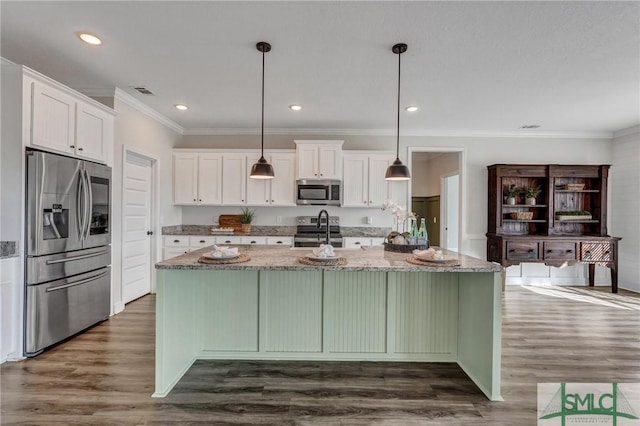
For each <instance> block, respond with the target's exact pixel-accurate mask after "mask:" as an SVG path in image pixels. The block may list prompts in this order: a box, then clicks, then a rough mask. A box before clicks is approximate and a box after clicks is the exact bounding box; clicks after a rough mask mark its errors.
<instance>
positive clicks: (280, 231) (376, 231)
mask: <svg viewBox="0 0 640 426" xmlns="http://www.w3.org/2000/svg"><path fill="white" fill-rule="evenodd" d="M215 227H217V226H213V225H174V226H163V227H162V235H198V236H200V235H220V234H212V233H211V228H215ZM389 232H391V228H380V227H373V226H341V227H340V233H341V234H342V236H343V237H345V238H350V237H357V238H361V237H363V238H366V237H386V236H387V235H388V234H389ZM295 233H296V227H295V226H275V225H274V226H259V225H254V226H252V227H251V232H249V233H246V234H244V233H237V232H236V233H233V234H230V235H244V236H247V235H251V236H279V237H293V236H294V234H295Z"/></svg>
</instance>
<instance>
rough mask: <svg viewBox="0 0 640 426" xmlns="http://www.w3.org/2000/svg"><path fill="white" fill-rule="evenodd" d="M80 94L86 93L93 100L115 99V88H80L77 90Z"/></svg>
mask: <svg viewBox="0 0 640 426" xmlns="http://www.w3.org/2000/svg"><path fill="white" fill-rule="evenodd" d="M76 90H77V91H78V92H80V93H84V94H85V95H87V96H90V97H92V98H113V97H115V88H110V89H107V88H93V89H91V88H86V89H83V88H78V89H76Z"/></svg>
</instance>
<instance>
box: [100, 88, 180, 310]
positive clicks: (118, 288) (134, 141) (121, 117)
mask: <svg viewBox="0 0 640 426" xmlns="http://www.w3.org/2000/svg"><path fill="white" fill-rule="evenodd" d="M114 109H115V110H116V112H117V113H118V116H117V117H116V131H115V144H114V145H115V146H114V156H113V159H114V161H113V189H112V198H113V210H112V214H113V217H114V220H113V222H112V223H113V234H112V240H111V256H112V260H111V268H112V271H111V273H112V275H113V289H112V299H111V300H112V304H113V306H112V309H113V312H115V313H117V312H119V311H121V310H122V309H123V303H122V279H121V274H122V261H121V260H122V259H121V255H122V171H123V146H126V147H127V148H128V149H133V150H135V151H137V152H140V153H144V154H148V155H149V156H150V157H153V158H156V159H157V167H158V176H159V188H160V194H159V200H158V203H157V205H158V208H159V209H158V210H159V211H158V217H159V219H160V226H162V225H163V224H176V223H181V222H182V216H181V210H180V208H178V207H174V206H173V204H172V149H173V147H174V146H175V145H176V144H177V142H178V141H179V140H180V137H181V136H180V135H179V134H177V133H175V132H174V131H173V130H170V129H169V128H167V127H165V126H163V125H162V124H160V123H159V122H157V121H156V120H154V119H152V118H150V117H149V116H147V115H145V114H143V113H141V112H139V111H138V110H137V109H135V108H132V107H131V106H130V105H129V104H128V103H126V102H125V101H123V100H122V99H120V98H118V97H117V96H116V98H115V99H114ZM154 231H155V232H154V236H155V239H156V252H155V253H154V254H155V259H156V260H155V261H159V260H160V259H162V256H161V253H160V249H161V246H162V244H161V238H162V236H161V235H160V234H161V232H160V229H155V230H154Z"/></svg>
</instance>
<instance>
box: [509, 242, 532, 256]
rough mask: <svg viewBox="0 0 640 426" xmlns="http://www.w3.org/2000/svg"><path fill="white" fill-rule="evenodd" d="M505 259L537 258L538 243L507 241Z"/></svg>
mask: <svg viewBox="0 0 640 426" xmlns="http://www.w3.org/2000/svg"><path fill="white" fill-rule="evenodd" d="M507 259H509V260H538V243H537V242H514V241H507Z"/></svg>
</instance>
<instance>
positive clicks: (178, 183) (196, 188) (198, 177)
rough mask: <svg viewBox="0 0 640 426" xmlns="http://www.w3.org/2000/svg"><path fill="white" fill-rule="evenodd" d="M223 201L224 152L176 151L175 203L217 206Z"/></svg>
mask: <svg viewBox="0 0 640 426" xmlns="http://www.w3.org/2000/svg"><path fill="white" fill-rule="evenodd" d="M221 202H222V155H221V154H197V153H175V154H173V203H174V204H181V205H217V204H220V203H221Z"/></svg>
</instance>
